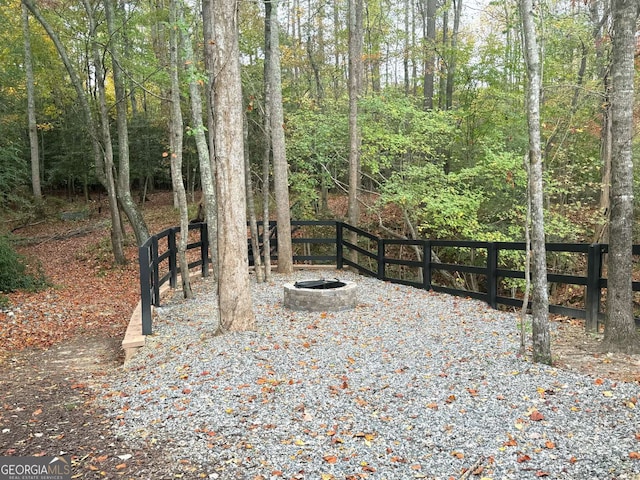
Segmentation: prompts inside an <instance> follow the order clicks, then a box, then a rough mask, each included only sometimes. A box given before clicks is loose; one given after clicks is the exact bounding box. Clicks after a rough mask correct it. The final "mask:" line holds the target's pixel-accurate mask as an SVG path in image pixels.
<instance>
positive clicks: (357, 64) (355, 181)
mask: <svg viewBox="0 0 640 480" xmlns="http://www.w3.org/2000/svg"><path fill="white" fill-rule="evenodd" d="M362 42H363V38H362V0H349V200H348V202H349V204H348V212H347V217H348V221H349V223H350V224H351V225H353V226H356V227H357V226H358V223H359V218H360V208H359V204H358V192H359V190H360V182H361V174H360V146H361V143H362V138H361V135H360V128H359V125H358V99H359V97H360V92H361V90H362ZM350 242H351V243H353V244H356V243H357V236H356V234H355V232H351V235H350ZM351 253H352V261H355V259H356V258H357V256H356V253H357V252H356V251H355V250H354V251H352V252H351Z"/></svg>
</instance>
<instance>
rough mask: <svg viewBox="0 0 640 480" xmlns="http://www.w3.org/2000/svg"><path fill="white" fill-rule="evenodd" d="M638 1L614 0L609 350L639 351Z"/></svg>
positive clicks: (606, 336) (606, 341)
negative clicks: (636, 285)
mask: <svg viewBox="0 0 640 480" xmlns="http://www.w3.org/2000/svg"><path fill="white" fill-rule="evenodd" d="M639 8H640V4H639V3H638V1H637V0H613V48H612V54H613V61H612V64H611V78H612V90H611V119H612V132H611V133H612V137H613V155H612V158H611V160H612V161H611V213H610V219H611V220H610V227H609V229H610V239H609V257H608V258H609V262H608V267H609V268H608V283H607V313H606V315H607V317H606V323H605V330H604V342H603V348H604V349H605V350H606V351H610V352H614V351H616V352H628V353H635V352H639V351H640V336H639V335H638V332H637V330H636V326H635V321H634V318H633V290H632V280H633V262H632V260H633V257H632V243H633V155H632V151H631V142H632V139H633V127H634V125H633V105H634V90H633V87H634V85H633V80H634V73H635V66H634V53H635V48H636V41H635V33H636V22H637V20H638V14H639Z"/></svg>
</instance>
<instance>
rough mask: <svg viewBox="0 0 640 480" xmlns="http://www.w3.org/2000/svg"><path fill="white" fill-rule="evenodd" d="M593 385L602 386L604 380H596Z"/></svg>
mask: <svg viewBox="0 0 640 480" xmlns="http://www.w3.org/2000/svg"><path fill="white" fill-rule="evenodd" d="M593 383H595V384H596V385H602V384H603V383H604V380H602V379H601V378H596V379H595V380H594V381H593Z"/></svg>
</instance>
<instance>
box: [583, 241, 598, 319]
mask: <svg viewBox="0 0 640 480" xmlns="http://www.w3.org/2000/svg"><path fill="white" fill-rule="evenodd" d="M601 276H602V246H601V245H600V244H598V243H592V244H591V245H589V250H588V253H587V292H586V298H585V302H584V303H585V305H584V309H585V317H586V321H585V329H586V330H587V331H588V332H596V331H598V314H599V313H600V277H601Z"/></svg>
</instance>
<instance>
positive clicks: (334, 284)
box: [284, 279, 357, 312]
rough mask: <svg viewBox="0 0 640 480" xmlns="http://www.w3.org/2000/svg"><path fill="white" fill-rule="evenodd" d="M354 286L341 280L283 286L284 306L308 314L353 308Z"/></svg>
mask: <svg viewBox="0 0 640 480" xmlns="http://www.w3.org/2000/svg"><path fill="white" fill-rule="evenodd" d="M356 304H357V297H356V284H355V282H348V281H343V280H338V279H334V280H324V279H321V280H305V281H301V282H296V283H287V284H285V285H284V306H285V307H287V308H290V309H291V310H304V311H308V312H326V311H333V312H335V311H339V310H348V309H350V308H355V306H356Z"/></svg>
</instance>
